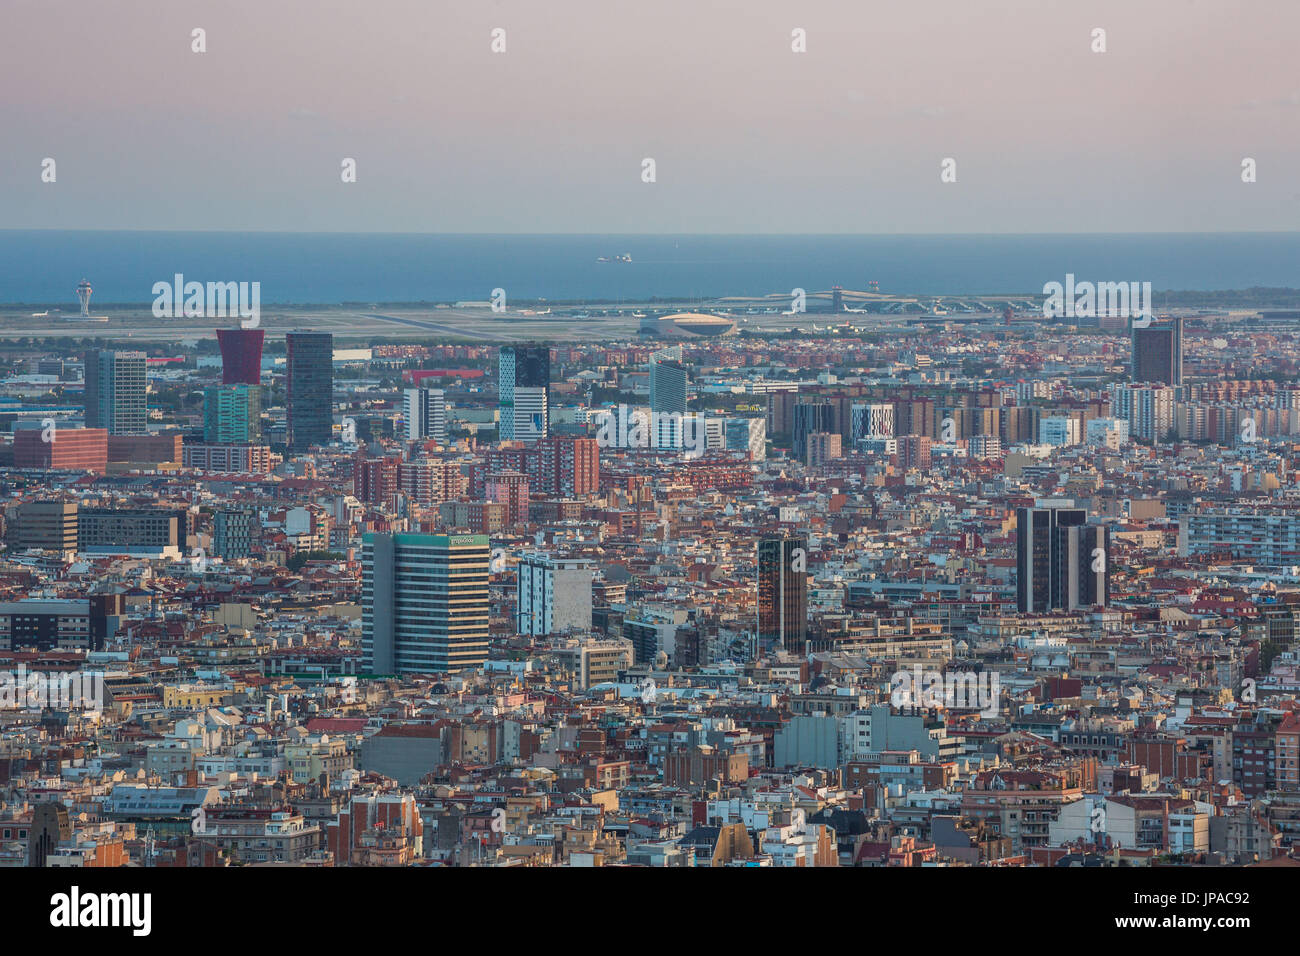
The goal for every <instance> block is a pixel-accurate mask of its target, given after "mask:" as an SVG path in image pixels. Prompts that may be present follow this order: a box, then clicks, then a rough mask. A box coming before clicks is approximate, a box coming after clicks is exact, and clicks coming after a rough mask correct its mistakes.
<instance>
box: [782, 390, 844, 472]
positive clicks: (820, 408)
mask: <svg viewBox="0 0 1300 956" xmlns="http://www.w3.org/2000/svg"><path fill="white" fill-rule="evenodd" d="M833 431H837V429H836V427H835V406H834V405H832V404H831V403H830V402H816V401H814V402H799V401H796V402H795V405H794V430H793V433H792V434H791V436H790V437H791V443H790V444H791V451H792V453H793V455H794V457H795V458H798V459H799V460H800V461H803V460H805V459H806V458H807V457H808V436H809V435H812V434H814V433H816V432H833Z"/></svg>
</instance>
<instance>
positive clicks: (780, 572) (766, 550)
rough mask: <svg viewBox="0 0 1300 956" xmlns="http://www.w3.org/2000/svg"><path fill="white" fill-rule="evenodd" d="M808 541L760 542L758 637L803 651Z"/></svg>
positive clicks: (773, 644) (762, 643) (762, 645)
mask: <svg viewBox="0 0 1300 956" xmlns="http://www.w3.org/2000/svg"><path fill="white" fill-rule="evenodd" d="M807 567H808V542H807V541H806V540H805V539H803V538H767V539H764V540H762V541H760V542H759V543H758V641H759V646H760V648H762V649H766V648H769V647H780V648H784V649H785V650H788V651H794V652H795V653H802V652H803V648H804V644H806V643H807V641H808V574H807Z"/></svg>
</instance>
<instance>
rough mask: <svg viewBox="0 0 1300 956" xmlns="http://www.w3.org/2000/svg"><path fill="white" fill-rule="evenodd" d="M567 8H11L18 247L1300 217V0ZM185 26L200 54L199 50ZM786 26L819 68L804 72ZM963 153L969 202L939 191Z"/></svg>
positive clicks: (0, 224)
mask: <svg viewBox="0 0 1300 956" xmlns="http://www.w3.org/2000/svg"><path fill="white" fill-rule="evenodd" d="M562 13H563V15H562V16H561V15H559V11H557V10H555V9H553V8H550V7H546V6H539V5H536V4H533V3H527V2H521V0H497V2H494V3H491V4H487V3H484V4H480V5H477V6H471V5H465V6H461V5H459V4H452V3H449V2H443V3H433V4H430V3H427V2H418V0H387V2H385V3H383V4H382V5H379V6H378V7H372V6H366V5H355V4H351V3H344V2H341V0H321V2H315V0H313V2H310V3H309V2H306V0H282V2H278V3H276V4H273V5H264V4H260V3H257V2H255V0H230V2H228V3H224V4H223V5H222V6H221V7H219V8H218V7H212V8H209V7H205V6H202V5H159V4H157V3H153V2H148V0H122V2H119V3H116V4H113V5H112V6H97V5H96V6H90V5H83V4H79V3H76V2H75V0H40V2H36V0H10V3H9V4H7V10H6V20H5V31H4V36H3V37H0V55H3V62H4V63H5V65H6V72H7V74H8V77H9V82H7V83H6V84H4V86H3V87H0V126H2V128H3V129H4V130H5V133H6V135H5V140H6V148H5V149H4V150H3V151H0V209H3V210H4V213H3V216H2V217H0V228H6V229H42V230H47V229H78V230H81V229H92V230H108V229H130V230H145V231H173V230H181V231H221V232H307V233H315V232H342V233H352V232H367V233H417V234H434V235H448V234H485V235H619V234H624V235H749V234H759V235H839V234H844V235H1045V234H1052V235H1057V234H1060V235H1085V234H1113V235H1120V234H1167V233H1240V232H1279V231H1285V232H1290V231H1294V230H1295V228H1296V223H1297V222H1300V187H1298V186H1297V185H1296V182H1295V178H1294V175H1293V171H1294V170H1295V169H1296V168H1297V167H1300V122H1297V121H1298V120H1300V79H1298V78H1297V76H1296V73H1295V70H1294V68H1293V66H1292V65H1291V64H1292V60H1293V57H1294V50H1293V45H1294V43H1293V38H1294V36H1295V35H1296V33H1297V32H1298V31H1300V5H1296V4H1291V3H1285V2H1283V0H1266V2H1265V0H1261V2H1258V3H1254V4H1251V5H1248V6H1246V7H1245V8H1242V7H1237V6H1229V5H1227V4H1221V3H1218V2H1216V0H1150V2H1148V3H1144V4H1141V5H1140V6H1138V7H1137V8H1134V7H1133V6H1132V5H1129V4H1126V3H1123V2H1118V0H1103V2H1098V3H1093V4H1089V5H1088V6H1087V8H1086V9H1084V8H1079V7H1078V5H1075V4H1070V3H1064V2H1050V0H1049V2H1042V0H996V2H990V3H987V4H983V5H981V6H980V7H979V8H975V7H972V5H970V4H969V3H967V2H963V0H936V2H931V3H927V4H925V5H917V6H911V7H902V6H900V7H888V8H882V9H867V8H854V7H846V6H842V5H839V4H831V3H813V4H810V5H807V6H794V5H789V4H784V3H779V2H776V0H754V2H752V3H750V4H746V5H745V6H744V7H743V8H738V7H736V5H734V4H731V3H726V2H723V0H698V2H692V3H689V4H688V3H685V2H681V0H679V2H676V3H674V2H669V3H657V4H653V5H646V6H639V5H627V6H622V5H611V4H608V3H598V2H595V0H571V2H568V3H566V4H565V5H564V9H563V11H562ZM69 23H75V24H76V26H77V32H76V33H72V32H70V31H69V30H68V29H67V24H69ZM194 28H202V29H203V30H205V31H206V36H205V41H206V52H203V53H194V52H192V50H191V42H192V40H191V31H192V30H193V29H194ZM495 28H502V29H504V30H505V31H506V52H504V53H493V52H492V50H491V43H492V36H491V32H492V30H493V29H495ZM796 28H798V29H802V30H804V31H806V49H807V52H804V53H795V52H792V50H791V43H792V35H791V34H792V31H793V30H794V29H796ZM1095 28H1102V29H1104V30H1105V31H1106V52H1105V53H1094V52H1093V51H1092V48H1091V47H1092V44H1093V39H1092V31H1093V30H1094V29H1095ZM646 157H650V158H653V159H654V160H655V163H656V170H655V171H656V181H655V182H653V183H645V182H642V180H641V171H642V165H641V164H642V160H643V159H644V158H646ZM1247 157H1249V158H1251V159H1253V160H1255V162H1256V163H1257V181H1256V182H1254V183H1249V184H1247V183H1243V182H1242V180H1241V163H1242V160H1243V159H1244V158H1247ZM45 158H52V159H54V160H55V161H56V164H57V165H56V169H57V179H56V181H55V182H53V183H48V182H42V181H41V171H42V162H43V160H44V159H45ZM345 158H352V159H355V160H356V163H357V181H356V182H354V183H346V184H345V183H343V182H342V181H341V175H340V172H341V163H342V161H343V160H344V159H345ZM946 158H952V159H954V160H955V161H956V173H957V180H956V182H951V183H943V182H941V181H940V170H941V162H942V161H943V160H944V159H946Z"/></svg>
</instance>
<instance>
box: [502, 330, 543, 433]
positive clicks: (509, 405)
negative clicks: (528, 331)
mask: <svg viewBox="0 0 1300 956" xmlns="http://www.w3.org/2000/svg"><path fill="white" fill-rule="evenodd" d="M550 386H551V350H550V349H549V348H548V347H547V346H545V345H526V346H525V345H505V346H502V348H501V351H500V353H499V355H498V357H497V401H498V403H499V405H500V409H501V421H500V425H499V436H500V438H501V440H502V441H515V440H516V439H518V440H521V441H533V440H536V439H537V438H545V437H546V436H547V435H549V434H550V424H551V421H550V410H549V408H548V407H547V399H548V396H547V390H548V389H549V388H550ZM521 389H525V390H526V391H525V392H524V393H523V394H522V395H520V394H518V392H519V391H520V390H521ZM539 415H540V418H539V417H538V416H539Z"/></svg>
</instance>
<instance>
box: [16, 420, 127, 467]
mask: <svg viewBox="0 0 1300 956" xmlns="http://www.w3.org/2000/svg"><path fill="white" fill-rule="evenodd" d="M47 438H48V439H49V440H48V441H47V440H46V439H47ZM14 467H15V468H50V469H66V470H68V471H96V472H104V471H107V470H108V431H107V429H103V428H58V427H51V428H49V429H45V428H18V429H15V430H14Z"/></svg>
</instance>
